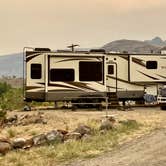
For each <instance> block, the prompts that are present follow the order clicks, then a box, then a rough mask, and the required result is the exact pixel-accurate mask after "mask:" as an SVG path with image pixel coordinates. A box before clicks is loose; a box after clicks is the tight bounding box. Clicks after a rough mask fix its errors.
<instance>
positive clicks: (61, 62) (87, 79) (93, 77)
mask: <svg viewBox="0 0 166 166" xmlns="http://www.w3.org/2000/svg"><path fill="white" fill-rule="evenodd" d="M24 55H25V57H24V61H25V66H24V69H25V71H24V73H25V78H24V79H25V83H24V94H25V100H26V101H32V100H35V101H73V100H75V99H78V100H80V99H81V98H82V99H85V98H92V99H93V100H95V101H96V100H98V101H99V102H100V101H103V99H104V98H105V97H108V99H109V101H111V98H116V99H117V100H118V101H126V100H135V101H137V100H138V101H142V100H144V99H145V100H147V101H153V100H154V99H155V97H156V96H157V95H158V89H159V88H161V87H162V86H164V84H166V55H161V54H159V55H154V54H146V55H145V54H140V55H136V54H116V53H114V54H111V53H104V52H91V51H90V52H88V51H85V52H83V51H80V52H79V51H78V52H70V51H61V52H58V51H56V52H53V51H50V50H49V49H34V50H26V51H25V54H24ZM145 94H146V95H145ZM152 96H153V97H152ZM80 101H82V100H80ZM84 101H85V102H86V100H84Z"/></svg>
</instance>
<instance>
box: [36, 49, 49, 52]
mask: <svg viewBox="0 0 166 166" xmlns="http://www.w3.org/2000/svg"><path fill="white" fill-rule="evenodd" d="M35 51H41V52H50V51H51V49H49V48H35Z"/></svg>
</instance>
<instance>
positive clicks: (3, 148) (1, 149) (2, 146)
mask: <svg viewBox="0 0 166 166" xmlns="http://www.w3.org/2000/svg"><path fill="white" fill-rule="evenodd" d="M11 149H12V145H11V142H10V140H9V139H7V138H0V154H3V155H5V154H6V153H7V152H8V151H10V150H11Z"/></svg>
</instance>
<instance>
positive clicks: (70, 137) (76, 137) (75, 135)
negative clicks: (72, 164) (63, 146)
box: [65, 132, 82, 141]
mask: <svg viewBox="0 0 166 166" xmlns="http://www.w3.org/2000/svg"><path fill="white" fill-rule="evenodd" d="M81 137H82V135H81V134H80V133H78V132H70V133H68V134H66V135H65V141H66V140H79V139H81Z"/></svg>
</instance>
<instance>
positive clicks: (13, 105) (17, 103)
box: [0, 88, 24, 110]
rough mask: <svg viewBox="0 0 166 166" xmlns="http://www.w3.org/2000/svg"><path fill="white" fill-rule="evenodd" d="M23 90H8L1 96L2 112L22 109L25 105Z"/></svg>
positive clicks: (0, 105)
mask: <svg viewBox="0 0 166 166" xmlns="http://www.w3.org/2000/svg"><path fill="white" fill-rule="evenodd" d="M22 94H23V93H22V89H14V88H11V89H8V90H7V91H6V92H5V93H3V95H2V96H0V107H1V109H2V110H13V109H19V108H22V107H23V105H24V102H23V95H22Z"/></svg>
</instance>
